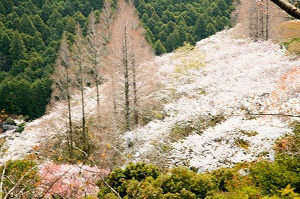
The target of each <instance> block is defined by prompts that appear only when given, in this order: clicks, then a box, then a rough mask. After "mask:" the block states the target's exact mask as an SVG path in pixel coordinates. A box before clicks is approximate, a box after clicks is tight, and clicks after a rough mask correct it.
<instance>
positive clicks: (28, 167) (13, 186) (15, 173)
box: [0, 160, 39, 198]
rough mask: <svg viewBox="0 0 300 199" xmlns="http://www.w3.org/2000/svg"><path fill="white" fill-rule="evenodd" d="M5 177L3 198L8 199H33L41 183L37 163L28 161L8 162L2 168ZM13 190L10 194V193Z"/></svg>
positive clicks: (0, 170) (0, 171)
mask: <svg viewBox="0 0 300 199" xmlns="http://www.w3.org/2000/svg"><path fill="white" fill-rule="evenodd" d="M0 173H1V174H2V175H3V174H4V176H2V177H4V180H3V190H4V191H3V193H2V196H5V195H8V198H32V196H33V193H34V191H35V188H36V186H37V185H38V182H39V176H38V172H37V167H36V163H35V162H32V161H28V160H15V161H8V162H6V164H5V165H3V166H1V167H0ZM10 190H12V191H11V192H10V193H8V192H9V191H10Z"/></svg>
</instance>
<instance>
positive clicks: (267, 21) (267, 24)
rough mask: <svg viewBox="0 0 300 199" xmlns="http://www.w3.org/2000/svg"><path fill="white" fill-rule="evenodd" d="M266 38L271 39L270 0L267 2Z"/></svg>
mask: <svg viewBox="0 0 300 199" xmlns="http://www.w3.org/2000/svg"><path fill="white" fill-rule="evenodd" d="M266 10H267V11H266V12H267V14H266V40H268V39H269V0H267V3H266Z"/></svg>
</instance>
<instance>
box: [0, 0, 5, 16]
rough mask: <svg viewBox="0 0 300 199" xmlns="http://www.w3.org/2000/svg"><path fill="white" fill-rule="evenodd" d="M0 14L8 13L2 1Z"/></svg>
mask: <svg viewBox="0 0 300 199" xmlns="http://www.w3.org/2000/svg"><path fill="white" fill-rule="evenodd" d="M0 14H2V15H6V11H5V8H4V6H3V5H2V3H1V2H0Z"/></svg>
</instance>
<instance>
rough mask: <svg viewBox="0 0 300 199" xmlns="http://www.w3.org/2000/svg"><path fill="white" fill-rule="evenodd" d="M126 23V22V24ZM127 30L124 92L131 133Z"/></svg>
mask: <svg viewBox="0 0 300 199" xmlns="http://www.w3.org/2000/svg"><path fill="white" fill-rule="evenodd" d="M125 23H126V22H125ZM127 45H128V44H127V29H126V25H125V27H124V46H123V66H124V81H125V82H124V92H125V123H126V124H125V126H126V127H125V130H126V131H130V99H129V90H130V89H129V64H128V46H127Z"/></svg>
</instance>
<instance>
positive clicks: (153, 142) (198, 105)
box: [0, 29, 300, 172]
mask: <svg viewBox="0 0 300 199" xmlns="http://www.w3.org/2000/svg"><path fill="white" fill-rule="evenodd" d="M234 32H235V30H234V29H231V30H226V31H223V32H219V33H217V34H216V35H214V36H212V37H210V38H208V39H205V40H202V41H200V42H199V43H198V44H197V46H196V47H195V49H194V50H188V48H187V49H185V50H178V51H177V52H175V53H172V54H167V55H164V56H161V57H157V59H156V61H157V63H158V65H159V67H160V73H161V78H162V80H163V85H164V86H163V89H162V90H161V91H160V92H158V93H156V98H158V99H160V101H161V103H162V104H163V110H162V111H161V114H162V116H163V119H161V120H154V121H151V122H150V123H148V124H147V125H146V126H143V127H140V128H138V129H136V130H134V131H131V132H127V133H125V134H124V135H122V136H121V138H122V139H123V140H124V142H123V146H122V147H123V149H124V153H125V154H127V155H128V157H130V158H129V160H131V161H149V162H155V163H157V164H161V166H179V165H186V166H189V167H193V168H196V169H198V170H199V172H202V171H206V170H212V169H216V168H219V167H223V166H231V165H233V164H234V163H237V162H242V161H251V160H254V159H256V158H258V157H267V158H270V159H272V158H273V150H272V148H273V144H274V141H275V140H276V139H277V138H278V137H280V136H282V135H284V134H286V133H289V132H291V128H290V126H289V124H290V123H291V122H292V121H293V120H296V119H297V117H290V116H289V117H284V116H278V115H277V114H288V115H295V116H297V114H298V113H299V111H300V100H299V98H298V97H299V96H298V90H299V89H298V88H299V87H298V85H300V84H299V81H300V80H299V78H298V76H299V74H300V70H299V69H298V68H299V66H300V60H299V59H296V58H295V57H290V56H287V55H286V53H285V50H284V49H281V48H280V46H278V45H275V44H273V43H272V42H271V41H267V42H253V41H251V40H250V39H239V38H238V37H236V36H235V34H234ZM94 92H95V91H94V90H93V89H89V90H88V91H87V93H91V94H90V96H89V97H88V98H87V100H86V102H87V103H88V104H86V112H87V113H88V115H87V117H93V114H95V115H96V108H95V107H96V100H95V99H94V97H93V96H94ZM75 99H76V96H75ZM76 104H77V106H73V107H74V116H75V117H76V113H78V114H77V116H78V120H79V118H80V104H79V103H78V102H76V100H75V101H74V102H73V105H76ZM66 111H67V109H66V107H65V106H64V105H63V104H57V106H56V107H55V108H54V109H53V111H52V112H51V113H49V114H48V115H46V116H44V117H42V118H40V119H37V120H35V121H33V122H31V123H29V124H28V125H27V127H26V129H25V131H24V132H22V133H21V134H19V133H12V132H11V133H5V134H2V135H1V137H2V138H5V139H6V142H5V143H4V145H3V146H2V151H1V154H0V155H1V156H0V161H1V162H4V161H7V160H8V159H20V158H24V157H25V156H26V155H28V154H30V153H32V152H34V149H35V148H36V146H38V145H39V144H40V143H41V142H43V141H46V140H47V139H49V138H50V136H51V135H55V134H59V133H64V132H65V128H66V117H65V115H66V113H67V112H66ZM269 114H275V115H269ZM64 118H65V119H64ZM74 119H75V120H76V118H74Z"/></svg>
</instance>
